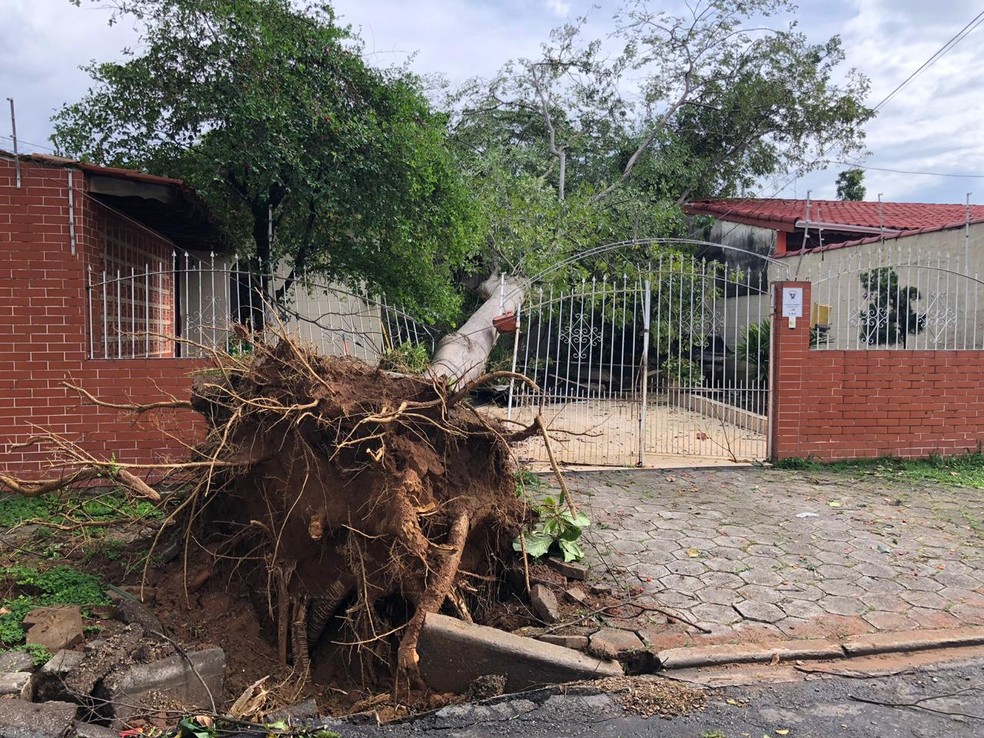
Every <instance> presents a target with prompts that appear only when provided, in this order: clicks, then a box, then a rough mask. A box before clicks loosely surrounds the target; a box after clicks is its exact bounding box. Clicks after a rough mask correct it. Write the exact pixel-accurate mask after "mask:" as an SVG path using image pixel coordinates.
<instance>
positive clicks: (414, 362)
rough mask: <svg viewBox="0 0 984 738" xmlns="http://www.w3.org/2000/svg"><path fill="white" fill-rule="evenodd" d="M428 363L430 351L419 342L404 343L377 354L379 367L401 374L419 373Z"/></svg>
mask: <svg viewBox="0 0 984 738" xmlns="http://www.w3.org/2000/svg"><path fill="white" fill-rule="evenodd" d="M429 363H430V352H429V351H428V350H427V347H426V346H424V345H423V344H420V343H404V344H400V345H399V346H397V347H396V348H391V349H387V350H386V351H384V352H383V353H382V354H381V355H380V356H379V368H380V369H383V370H385V371H388V372H400V373H401V374H421V373H423V372H424V371H426V370H427V366H428V365H429Z"/></svg>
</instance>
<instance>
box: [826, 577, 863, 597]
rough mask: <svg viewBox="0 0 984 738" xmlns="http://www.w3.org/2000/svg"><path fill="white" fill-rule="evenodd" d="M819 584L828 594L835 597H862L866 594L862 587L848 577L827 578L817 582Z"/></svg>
mask: <svg viewBox="0 0 984 738" xmlns="http://www.w3.org/2000/svg"><path fill="white" fill-rule="evenodd" d="M817 586H818V587H819V588H820V589H821V590H823V591H824V592H825V593H826V594H828V595H831V596H834V597H854V598H857V597H860V596H861V595H863V594H864V590H863V589H861V587H859V586H857V585H856V584H853V583H852V582H850V581H848V580H846V579H825V580H823V581H820V582H817Z"/></svg>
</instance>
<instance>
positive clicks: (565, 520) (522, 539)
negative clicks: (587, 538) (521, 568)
mask: <svg viewBox="0 0 984 738" xmlns="http://www.w3.org/2000/svg"><path fill="white" fill-rule="evenodd" d="M534 507H535V509H536V513H537V518H538V519H537V522H536V523H535V524H534V525H533V529H532V530H530V531H523V532H522V533H520V534H519V536H518V537H517V538H516V540H515V541H513V549H515V550H516V551H522V550H523V549H524V548H525V549H526V555H527V556H529V557H531V558H534V559H539V558H541V557H543V556H546V555H547V554H549V553H559V554H560V555H562V556H563V557H564V561H580V560H581V559H583V558H584V552H583V551H582V550H581V547H580V546H579V545H578V543H577V541H578V539H579V538H580V537H581V533H582V532H583V529H584V528H587V527H588V526H589V525H591V521H590V520H589V519H588V516H587V515H585V514H584V513H583V512H578V514H577V515H574V514H573V513H571V511H570V508H569V507H568V506H567V505H565V504H563V503H562V502H559V501H558V500H557V499H556V498H554V497H545V498H544V499H543V500H542V501H541V502H539V503H536V504H535V506H534Z"/></svg>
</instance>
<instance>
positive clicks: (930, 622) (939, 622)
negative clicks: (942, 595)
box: [906, 607, 963, 629]
mask: <svg viewBox="0 0 984 738" xmlns="http://www.w3.org/2000/svg"><path fill="white" fill-rule="evenodd" d="M906 615H908V616H909V617H910V618H912V619H913V620H915V621H916V623H918V624H919V626H920V627H922V628H928V629H935V628H958V627H960V626H961V625H962V624H963V623H962V622H961V620H960V618H959V617H957V616H956V615H954V614H952V613H950V612H946V611H944V610H927V609H925V608H922V607H913V608H910V609H909V611H908V612H906Z"/></svg>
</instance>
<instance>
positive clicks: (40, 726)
mask: <svg viewBox="0 0 984 738" xmlns="http://www.w3.org/2000/svg"><path fill="white" fill-rule="evenodd" d="M77 707H78V705H75V704H70V703H67V702H42V703H35V702H25V701H24V700H18V699H6V700H0V736H2V737H3V738H63V736H64V735H65V734H66V733H68V730H69V728H71V726H72V722H73V721H74V719H75V710H76V708H77Z"/></svg>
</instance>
